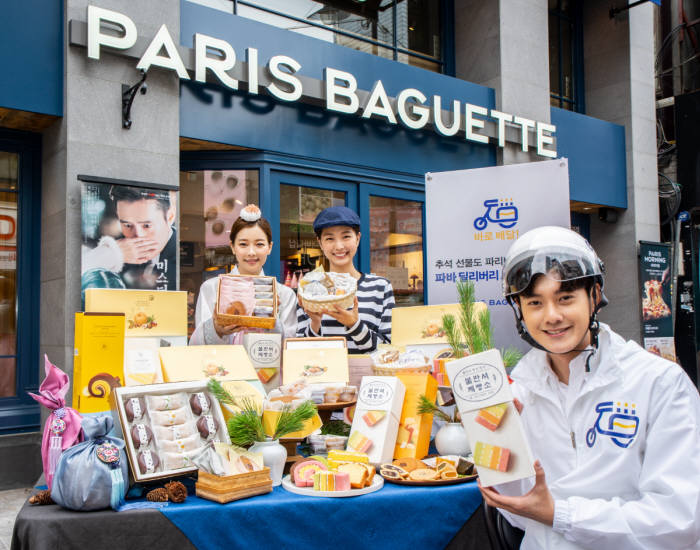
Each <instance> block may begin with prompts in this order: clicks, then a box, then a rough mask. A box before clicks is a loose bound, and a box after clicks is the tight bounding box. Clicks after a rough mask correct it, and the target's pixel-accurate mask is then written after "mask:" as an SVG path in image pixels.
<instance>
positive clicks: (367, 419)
mask: <svg viewBox="0 0 700 550" xmlns="http://www.w3.org/2000/svg"><path fill="white" fill-rule="evenodd" d="M405 393H406V388H405V386H404V385H403V382H401V380H399V378H398V377H396V376H365V377H364V378H363V379H362V385H361V386H360V391H359V393H358V396H357V406H356V409H355V416H354V417H353V421H352V427H351V429H350V437H349V439H348V450H352V451H360V452H364V453H367V455H368V456H369V461H370V462H371V463H373V464H382V463H384V462H391V460H392V458H393V456H394V447H395V445H396V436H397V434H398V431H399V420H400V418H401V409H402V407H403V402H404V396H405Z"/></svg>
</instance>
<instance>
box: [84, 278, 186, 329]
mask: <svg viewBox="0 0 700 550" xmlns="http://www.w3.org/2000/svg"><path fill="white" fill-rule="evenodd" d="M85 311H86V312H98V311H99V312H102V311H108V312H118V313H123V314H124V315H125V316H126V335H127V336H183V335H184V336H186V335H187V292H185V291H179V290H120V289H114V288H88V289H87V290H86V291H85Z"/></svg>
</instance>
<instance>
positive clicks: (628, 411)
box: [586, 401, 639, 449]
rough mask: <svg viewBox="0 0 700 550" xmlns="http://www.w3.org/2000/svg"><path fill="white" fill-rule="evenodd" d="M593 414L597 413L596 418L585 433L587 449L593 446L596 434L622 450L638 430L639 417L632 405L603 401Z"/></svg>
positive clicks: (628, 444)
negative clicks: (603, 436) (606, 438)
mask: <svg viewBox="0 0 700 550" xmlns="http://www.w3.org/2000/svg"><path fill="white" fill-rule="evenodd" d="M595 412H597V413H598V418H596V421H595V424H594V425H593V427H592V428H591V429H590V430H588V432H587V433H586V444H587V445H588V446H589V447H593V445H594V444H595V440H596V436H597V434H600V435H605V436H608V437H609V438H610V440H611V441H612V442H613V443H614V444H615V445H617V446H618V447H622V448H623V449H626V448H627V447H629V446H630V445H631V444H632V441H634V438H635V436H636V435H637V430H638V429H639V417H638V416H637V414H636V412H637V411H636V405H635V404H634V403H631V404H630V403H622V402H620V401H618V402H616V403H613V402H612V401H605V402H603V403H598V404H597V405H596V407H595Z"/></svg>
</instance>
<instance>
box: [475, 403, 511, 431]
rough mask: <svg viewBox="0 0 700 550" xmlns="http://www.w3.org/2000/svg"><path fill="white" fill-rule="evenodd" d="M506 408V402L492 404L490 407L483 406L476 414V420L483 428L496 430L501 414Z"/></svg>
mask: <svg viewBox="0 0 700 550" xmlns="http://www.w3.org/2000/svg"><path fill="white" fill-rule="evenodd" d="M507 410H508V403H507V402H506V403H499V404H498V405H493V406H492V407H485V408H483V409H481V410H480V411H479V414H477V415H476V422H477V423H478V424H481V425H482V426H483V427H484V428H486V429H488V430H491V431H492V432H495V431H496V428H498V426H499V425H500V424H501V421H502V420H503V416H504V415H505V414H506V411H507Z"/></svg>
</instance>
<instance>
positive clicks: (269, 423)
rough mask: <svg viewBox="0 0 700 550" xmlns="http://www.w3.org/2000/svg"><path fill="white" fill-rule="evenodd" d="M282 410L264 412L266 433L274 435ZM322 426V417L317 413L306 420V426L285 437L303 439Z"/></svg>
mask: <svg viewBox="0 0 700 550" xmlns="http://www.w3.org/2000/svg"><path fill="white" fill-rule="evenodd" d="M281 414H282V412H281V411H265V412H263V417H262V419H263V428H264V429H265V435H268V436H270V437H271V436H272V434H274V433H275V427H276V426H277V421H278V420H279V417H280V415H281ZM320 427H321V417H320V416H318V413H316V414H315V415H314V416H312V417H311V418H309V419H308V420H306V421H304V427H303V428H302V429H301V430H299V431H298V432H292V433H289V434H286V435H285V436H284V439H302V438H304V437H307V436H309V435H311V434H312V433H313V432H315V431H316V430H318V429H319V428H320Z"/></svg>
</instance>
